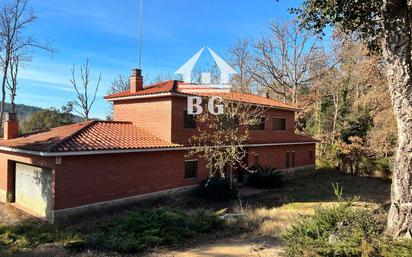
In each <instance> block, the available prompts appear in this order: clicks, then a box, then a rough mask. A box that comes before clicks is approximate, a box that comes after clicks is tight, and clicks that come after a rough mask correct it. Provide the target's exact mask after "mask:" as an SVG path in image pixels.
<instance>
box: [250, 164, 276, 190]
mask: <svg viewBox="0 0 412 257" xmlns="http://www.w3.org/2000/svg"><path fill="white" fill-rule="evenodd" d="M251 170H252V171H253V172H251V173H250V175H249V185H251V186H253V187H257V188H276V187H280V186H281V185H282V174H281V173H280V171H276V170H275V169H274V168H271V167H268V166H265V167H262V166H260V165H258V166H257V167H253V168H251Z"/></svg>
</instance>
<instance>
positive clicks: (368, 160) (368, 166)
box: [360, 156, 376, 176]
mask: <svg viewBox="0 0 412 257" xmlns="http://www.w3.org/2000/svg"><path fill="white" fill-rule="evenodd" d="M360 166H361V169H362V174H363V175H366V176H373V175H374V172H375V168H376V163H375V160H374V159H373V158H372V157H370V156H362V157H361V159H360Z"/></svg>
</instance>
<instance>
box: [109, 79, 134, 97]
mask: <svg viewBox="0 0 412 257" xmlns="http://www.w3.org/2000/svg"><path fill="white" fill-rule="evenodd" d="M129 89H130V80H129V78H128V77H127V76H125V75H119V76H117V77H116V78H115V79H114V80H113V82H112V83H111V84H110V88H109V90H108V91H107V93H108V94H116V93H120V92H123V91H127V90H129Z"/></svg>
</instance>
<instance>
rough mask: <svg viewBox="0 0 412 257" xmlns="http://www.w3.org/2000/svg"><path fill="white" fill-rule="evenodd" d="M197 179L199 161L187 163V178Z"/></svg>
mask: <svg viewBox="0 0 412 257" xmlns="http://www.w3.org/2000/svg"><path fill="white" fill-rule="evenodd" d="M196 177H197V160H190V161H185V178H196Z"/></svg>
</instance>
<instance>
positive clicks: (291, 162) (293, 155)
mask: <svg viewBox="0 0 412 257" xmlns="http://www.w3.org/2000/svg"><path fill="white" fill-rule="evenodd" d="M290 164H291V166H292V167H295V165H296V164H295V151H293V152H292V154H291V156H290Z"/></svg>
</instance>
